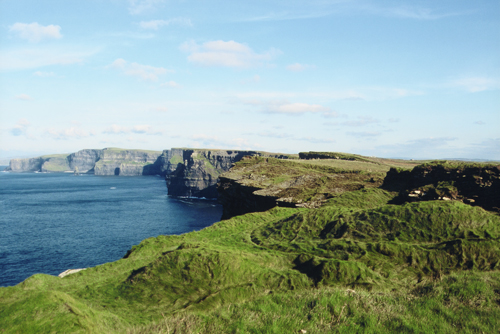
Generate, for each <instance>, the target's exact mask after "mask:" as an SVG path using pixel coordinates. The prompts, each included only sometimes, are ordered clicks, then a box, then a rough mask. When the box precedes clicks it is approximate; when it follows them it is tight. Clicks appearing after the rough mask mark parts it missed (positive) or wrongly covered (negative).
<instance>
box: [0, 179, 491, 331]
mask: <svg viewBox="0 0 500 334" xmlns="http://www.w3.org/2000/svg"><path fill="white" fill-rule="evenodd" d="M393 196H394V194H392V193H389V192H386V191H383V190H381V189H378V188H369V189H361V190H357V191H351V192H344V193H342V194H340V195H337V196H334V197H333V198H331V199H329V200H328V202H327V203H326V205H324V206H323V207H322V208H319V209H291V208H274V209H272V210H270V211H267V212H263V213H253V214H247V215H244V216H239V217H235V218H232V219H230V220H226V221H222V222H219V223H216V224H214V225H213V226H211V227H209V228H206V229H204V230H202V231H199V232H192V233H188V234H185V235H182V236H160V237H157V238H149V239H146V240H144V241H143V242H142V243H141V244H139V245H137V246H135V247H133V249H132V250H131V251H130V252H129V254H127V258H124V259H122V260H119V261H116V262H113V263H108V264H104V265H101V266H97V267H95V268H89V269H87V270H85V271H81V272H79V273H76V274H73V275H69V276H67V277H65V278H63V279H59V278H57V277H52V276H48V275H35V276H33V277H31V278H29V279H28V280H26V281H25V282H23V283H21V284H19V285H17V286H14V287H8V288H0V328H1V329H4V330H5V331H6V332H12V333H15V332H20V333H30V332H31V333H38V332H51V331H56V330H57V331H60V332H78V331H82V332H117V333H123V332H130V333H149V332H154V333H159V332H170V333H173V332H174V330H175V332H178V333H221V332H231V333H249V332H250V333H252V332H253V333H283V332H298V331H299V330H301V329H305V330H307V332H308V333H324V332H327V331H333V332H339V333H344V332H345V333H347V332H352V333H358V332H367V333H374V332H379V333H385V332H409V333H413V332H416V333H419V332H425V333H433V332H434V333H446V332H448V333H454V332H457V331H462V332H478V333H481V332H485V333H493V332H497V331H498V330H499V329H500V320H499V319H500V272H499V266H500V245H499V244H500V242H499V237H500V217H499V216H497V215H495V214H492V213H490V212H487V211H485V210H482V209H480V208H477V207H471V206H468V205H465V204H463V203H459V202H444V201H429V202H420V203H411V204H405V205H400V206H396V205H388V204H387V202H388V201H390V200H391V199H392V197H393ZM423 319H425V320H423Z"/></svg>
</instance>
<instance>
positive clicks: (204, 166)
mask: <svg viewBox="0 0 500 334" xmlns="http://www.w3.org/2000/svg"><path fill="white" fill-rule="evenodd" d="M244 156H272V157H280V158H287V157H288V156H286V155H282V154H273V153H266V152H258V151H233V150H198V149H180V148H173V149H171V150H165V151H163V154H162V156H161V157H160V158H159V160H160V164H161V172H162V174H164V175H165V179H166V181H167V187H168V194H169V195H172V196H181V197H205V198H217V195H218V193H217V188H216V185H217V180H218V178H219V175H220V174H222V173H224V172H226V171H228V170H229V169H230V168H231V166H232V165H233V164H234V163H235V162H237V161H240V160H241V159H242V158H243V157H244Z"/></svg>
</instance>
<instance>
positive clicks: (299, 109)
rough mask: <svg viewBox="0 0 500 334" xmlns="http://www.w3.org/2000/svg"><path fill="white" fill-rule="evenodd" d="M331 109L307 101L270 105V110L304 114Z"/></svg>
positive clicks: (272, 111) (281, 112) (271, 111)
mask: <svg viewBox="0 0 500 334" xmlns="http://www.w3.org/2000/svg"><path fill="white" fill-rule="evenodd" d="M329 110H330V109H329V108H326V107H323V106H321V105H319V104H307V103H286V104H280V105H276V106H270V107H269V108H268V112H270V113H279V114H304V113H306V112H310V113H315V112H328V111H329Z"/></svg>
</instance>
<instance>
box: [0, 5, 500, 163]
mask: <svg viewBox="0 0 500 334" xmlns="http://www.w3.org/2000/svg"><path fill="white" fill-rule="evenodd" d="M0 23H1V25H0V158H7V157H16V156H37V155H41V154H47V153H70V152H75V151H78V150H80V149H84V148H104V147H123V148H142V149H152V150H163V149H169V148H171V147H199V148H227V149H254V150H264V151H270V152H285V153H298V152H300V151H341V152H349V153H358V154H363V155H370V156H380V157H407V158H414V159H420V158H470V159H474V158H476V159H496V160H500V2H499V1H497V0H476V1H460V0H459V1H447V0H443V1H441V0H438V1H405V0H403V1H385V0H379V1H371V0H359V1H358V0H337V1H335V0H332V1H330V0H309V1H296V0H287V1H281V0H267V1H260V0H255V1H244V2H243V1H222V0H220V1H216V0H203V1H202V0H197V1H194V0H182V1H177V0H86V1H77V0H65V1H63V0H59V1H53V0H44V1H38V0H37V1H35V0H0Z"/></svg>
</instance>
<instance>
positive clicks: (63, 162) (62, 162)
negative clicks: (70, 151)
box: [42, 154, 71, 172]
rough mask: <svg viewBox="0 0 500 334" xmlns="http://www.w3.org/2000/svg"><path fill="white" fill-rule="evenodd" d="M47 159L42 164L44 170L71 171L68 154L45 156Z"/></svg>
mask: <svg viewBox="0 0 500 334" xmlns="http://www.w3.org/2000/svg"><path fill="white" fill-rule="evenodd" d="M44 158H46V159H47V160H46V161H45V162H44V163H43V165H42V170H44V171H47V172H66V171H71V168H70V167H69V163H68V159H66V155H62V154H58V155H53V156H45V157H44Z"/></svg>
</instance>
